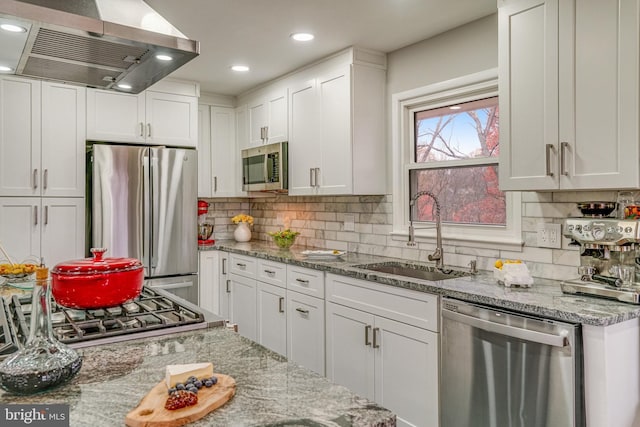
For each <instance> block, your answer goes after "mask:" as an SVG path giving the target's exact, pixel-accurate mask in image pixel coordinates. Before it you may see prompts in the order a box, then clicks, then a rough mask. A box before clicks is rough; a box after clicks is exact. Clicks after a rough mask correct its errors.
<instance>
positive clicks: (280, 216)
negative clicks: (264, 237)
mask: <svg viewBox="0 0 640 427" xmlns="http://www.w3.org/2000/svg"><path fill="white" fill-rule="evenodd" d="M284 219H285V216H284V212H278V213H277V214H276V225H279V226H281V227H282V226H283V225H284Z"/></svg>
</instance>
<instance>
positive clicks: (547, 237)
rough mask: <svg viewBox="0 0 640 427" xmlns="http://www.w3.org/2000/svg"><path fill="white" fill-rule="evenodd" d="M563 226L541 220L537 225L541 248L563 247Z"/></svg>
mask: <svg viewBox="0 0 640 427" xmlns="http://www.w3.org/2000/svg"><path fill="white" fill-rule="evenodd" d="M561 229H562V226H561V225H560V224H554V223H552V222H540V223H538V225H537V227H536V231H537V237H538V247H539V248H554V249H560V248H561V247H562V231H561Z"/></svg>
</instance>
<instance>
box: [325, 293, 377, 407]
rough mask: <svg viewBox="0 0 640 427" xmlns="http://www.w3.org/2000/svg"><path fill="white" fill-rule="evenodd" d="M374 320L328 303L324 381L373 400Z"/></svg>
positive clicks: (350, 309)
mask: <svg viewBox="0 0 640 427" xmlns="http://www.w3.org/2000/svg"><path fill="white" fill-rule="evenodd" d="M373 322H374V316H373V315H372V314H369V313H365V312H363V311H359V310H354V309H352V308H348V307H344V306H342V305H338V304H333V303H327V330H326V336H327V351H326V357H327V377H328V378H329V379H330V380H331V381H333V382H335V383H337V384H341V385H343V386H345V387H347V388H348V389H349V390H351V391H353V392H354V393H356V394H358V395H360V396H363V397H366V398H368V399H371V400H373V399H374V398H375V395H374V373H375V371H374V351H373V347H372V346H371V344H372V341H371V339H372V331H373Z"/></svg>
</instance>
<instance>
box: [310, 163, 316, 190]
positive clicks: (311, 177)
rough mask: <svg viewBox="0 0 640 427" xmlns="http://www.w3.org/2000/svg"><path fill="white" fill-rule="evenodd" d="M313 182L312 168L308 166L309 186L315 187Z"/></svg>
mask: <svg viewBox="0 0 640 427" xmlns="http://www.w3.org/2000/svg"><path fill="white" fill-rule="evenodd" d="M315 186H316V185H315V184H314V182H313V168H309V187H315Z"/></svg>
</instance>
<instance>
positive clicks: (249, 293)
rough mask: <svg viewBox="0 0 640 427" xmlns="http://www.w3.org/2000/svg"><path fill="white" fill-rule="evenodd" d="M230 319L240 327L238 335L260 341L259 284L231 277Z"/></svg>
mask: <svg viewBox="0 0 640 427" xmlns="http://www.w3.org/2000/svg"><path fill="white" fill-rule="evenodd" d="M229 289H230V299H229V317H230V318H231V322H232V323H235V324H237V325H238V333H239V334H240V335H242V336H243V337H246V338H249V339H250V340H253V341H256V342H257V341H258V316H257V312H256V305H257V282H256V280H255V279H251V278H248V277H245V276H239V275H237V274H230V275H229Z"/></svg>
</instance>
